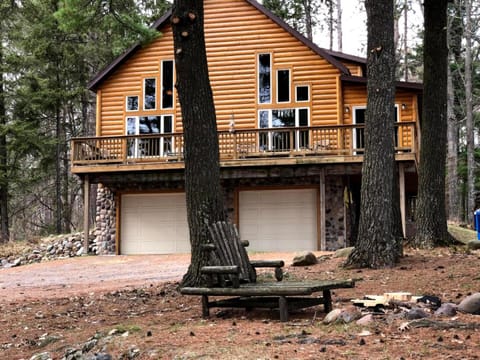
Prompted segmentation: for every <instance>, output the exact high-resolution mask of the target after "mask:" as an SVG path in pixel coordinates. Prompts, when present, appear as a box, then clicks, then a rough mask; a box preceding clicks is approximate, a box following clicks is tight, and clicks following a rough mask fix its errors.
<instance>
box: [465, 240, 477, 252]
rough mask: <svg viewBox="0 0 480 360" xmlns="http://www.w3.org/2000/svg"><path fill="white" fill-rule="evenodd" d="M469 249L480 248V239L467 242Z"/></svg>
mask: <svg viewBox="0 0 480 360" xmlns="http://www.w3.org/2000/svg"><path fill="white" fill-rule="evenodd" d="M467 249H470V250H478V249H480V241H479V240H472V241H469V242H468V243H467Z"/></svg>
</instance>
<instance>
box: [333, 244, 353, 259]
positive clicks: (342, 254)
mask: <svg viewBox="0 0 480 360" xmlns="http://www.w3.org/2000/svg"><path fill="white" fill-rule="evenodd" d="M352 251H353V246H352V247H347V248H343V249H338V250H337V251H335V253H334V254H333V257H335V258H346V257H348V256H350V254H351V253H352Z"/></svg>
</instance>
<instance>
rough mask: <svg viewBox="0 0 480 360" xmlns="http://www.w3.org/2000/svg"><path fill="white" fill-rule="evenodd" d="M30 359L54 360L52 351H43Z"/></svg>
mask: <svg viewBox="0 0 480 360" xmlns="http://www.w3.org/2000/svg"><path fill="white" fill-rule="evenodd" d="M30 360H52V357H51V356H50V353H48V352H43V353H38V354H35V355H33V356H32V357H31V358H30Z"/></svg>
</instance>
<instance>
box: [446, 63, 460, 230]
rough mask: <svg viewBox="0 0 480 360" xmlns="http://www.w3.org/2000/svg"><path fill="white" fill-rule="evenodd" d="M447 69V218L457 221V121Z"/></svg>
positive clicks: (453, 95) (449, 73)
mask: <svg viewBox="0 0 480 360" xmlns="http://www.w3.org/2000/svg"><path fill="white" fill-rule="evenodd" d="M447 69H448V74H447V78H448V80H447V89H448V90H447V93H448V97H447V114H448V123H447V143H448V146H447V199H448V207H447V215H448V220H450V221H452V222H455V223H459V222H460V219H461V216H460V192H459V188H458V123H457V118H456V117H455V110H454V106H455V105H454V99H455V92H454V90H453V75H452V72H451V70H450V66H448V67H447Z"/></svg>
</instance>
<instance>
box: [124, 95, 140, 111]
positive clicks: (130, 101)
mask: <svg viewBox="0 0 480 360" xmlns="http://www.w3.org/2000/svg"><path fill="white" fill-rule="evenodd" d="M127 111H138V96H127Z"/></svg>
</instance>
